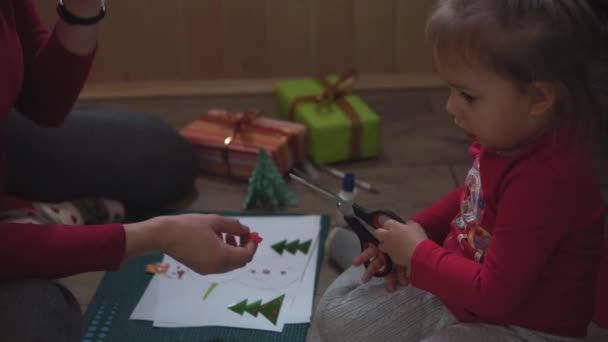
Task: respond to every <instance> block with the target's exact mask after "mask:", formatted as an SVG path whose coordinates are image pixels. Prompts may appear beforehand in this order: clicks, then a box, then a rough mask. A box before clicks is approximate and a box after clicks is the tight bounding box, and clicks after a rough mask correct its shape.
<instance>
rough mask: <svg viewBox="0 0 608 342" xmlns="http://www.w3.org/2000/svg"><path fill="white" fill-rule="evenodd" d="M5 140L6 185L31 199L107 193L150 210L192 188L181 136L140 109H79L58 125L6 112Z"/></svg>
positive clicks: (189, 153)
mask: <svg viewBox="0 0 608 342" xmlns="http://www.w3.org/2000/svg"><path fill="white" fill-rule="evenodd" d="M6 146H7V149H8V151H7V152H8V166H9V169H8V180H7V183H6V185H5V191H6V192H8V193H10V194H13V195H16V196H17V197H21V198H25V199H29V200H34V201H41V202H61V201H68V200H75V199H81V198H84V197H106V198H111V199H116V200H121V201H123V202H124V203H125V205H126V207H127V209H128V211H131V212H132V211H134V210H135V211H137V212H141V211H153V210H158V209H159V208H162V207H163V206H164V205H166V204H167V203H170V202H172V201H175V200H178V199H180V198H182V197H184V196H185V195H186V194H188V193H189V192H190V191H192V185H193V182H194V178H195V177H196V174H197V162H196V157H195V154H194V151H193V149H192V147H191V146H190V144H189V143H188V141H186V140H185V139H183V138H181V136H180V135H179V133H178V132H177V131H176V130H175V129H173V128H172V127H169V126H168V125H166V124H164V123H163V122H162V121H160V120H159V119H157V118H155V117H152V116H149V115H145V114H142V113H132V112H124V111H116V110H109V109H98V108H90V109H82V110H78V111H75V112H73V113H72V114H71V115H70V116H69V117H68V119H67V120H66V122H65V123H64V124H63V125H62V126H61V127H58V128H44V127H40V126H37V125H36V124H34V123H32V122H31V121H29V120H27V119H25V118H24V117H22V116H21V115H19V114H16V113H12V114H11V115H10V117H9V119H8V122H7V126H6Z"/></svg>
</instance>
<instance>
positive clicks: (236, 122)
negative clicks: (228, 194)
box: [222, 110, 260, 177]
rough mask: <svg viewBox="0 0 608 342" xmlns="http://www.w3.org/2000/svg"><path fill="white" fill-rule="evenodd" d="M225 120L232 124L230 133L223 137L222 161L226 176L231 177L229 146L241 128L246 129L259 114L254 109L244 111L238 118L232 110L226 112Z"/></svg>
mask: <svg viewBox="0 0 608 342" xmlns="http://www.w3.org/2000/svg"><path fill="white" fill-rule="evenodd" d="M226 114H227V120H228V121H229V122H230V124H231V125H232V133H231V134H230V135H229V136H228V137H226V139H224V149H223V150H222V158H223V159H224V163H225V164H226V167H227V169H228V176H230V177H232V168H231V167H230V159H229V151H230V149H229V146H230V144H232V142H233V141H234V138H235V137H236V136H237V134H239V133H240V132H241V131H242V130H244V129H246V128H247V127H248V126H250V125H251V123H252V122H253V121H254V120H255V119H256V118H257V117H258V116H259V115H260V113H259V112H256V111H252V110H250V111H245V112H244V113H243V115H242V116H241V117H240V118H239V117H238V114H237V113H234V112H226Z"/></svg>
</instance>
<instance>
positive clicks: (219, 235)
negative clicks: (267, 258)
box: [125, 214, 257, 274]
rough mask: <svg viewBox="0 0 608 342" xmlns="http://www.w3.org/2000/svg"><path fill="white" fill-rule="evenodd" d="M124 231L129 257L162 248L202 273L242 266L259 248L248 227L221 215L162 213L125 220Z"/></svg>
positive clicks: (217, 271)
mask: <svg viewBox="0 0 608 342" xmlns="http://www.w3.org/2000/svg"><path fill="white" fill-rule="evenodd" d="M125 231H126V232H127V253H126V255H127V257H130V256H136V255H140V254H143V253H146V252H150V251H152V250H160V251H162V252H164V253H166V254H168V255H170V256H171V257H173V258H174V259H175V260H177V261H179V262H181V263H182V264H184V265H186V266H187V267H189V268H190V269H192V270H193V271H195V272H197V273H200V274H212V273H224V272H228V271H231V270H234V269H237V268H241V267H243V266H245V265H246V264H247V263H248V262H250V261H251V259H253V256H254V254H255V252H256V249H257V243H255V241H252V240H251V241H250V240H249V239H248V238H247V236H248V235H249V233H250V230H249V228H247V227H245V226H243V225H241V223H240V222H239V221H238V220H236V219H233V218H228V217H223V216H218V215H203V214H185V215H176V216H162V217H157V218H153V219H150V220H148V221H143V222H139V223H134V224H126V225H125ZM235 237H239V243H237V241H236V240H237V239H236V238H235Z"/></svg>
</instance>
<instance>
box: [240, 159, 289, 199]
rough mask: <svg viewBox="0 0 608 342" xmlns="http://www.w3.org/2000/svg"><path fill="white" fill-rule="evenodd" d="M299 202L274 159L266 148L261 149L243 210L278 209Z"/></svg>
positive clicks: (250, 178)
mask: <svg viewBox="0 0 608 342" xmlns="http://www.w3.org/2000/svg"><path fill="white" fill-rule="evenodd" d="M297 203H298V200H297V199H296V197H295V195H294V194H293V193H292V192H291V191H290V190H289V188H288V187H287V183H285V180H284V179H283V176H282V175H281V173H280V172H279V170H277V167H276V166H275V165H274V163H273V162H272V159H270V157H269V156H268V153H266V150H265V149H264V148H260V153H259V154H258V160H257V163H256V166H255V169H254V170H253V173H252V174H251V177H249V185H248V187H247V197H246V198H245V201H244V202H243V209H248V208H250V207H251V206H255V207H257V208H260V209H266V208H272V209H273V210H276V209H277V208H280V207H284V206H290V205H296V204H297Z"/></svg>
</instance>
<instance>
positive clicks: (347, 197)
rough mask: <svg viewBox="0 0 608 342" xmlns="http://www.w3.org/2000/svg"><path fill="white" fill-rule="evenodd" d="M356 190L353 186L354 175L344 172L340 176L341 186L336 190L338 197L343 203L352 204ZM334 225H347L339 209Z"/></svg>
mask: <svg viewBox="0 0 608 342" xmlns="http://www.w3.org/2000/svg"><path fill="white" fill-rule="evenodd" d="M356 191H357V190H356V188H355V175H353V174H352V173H346V174H344V177H343V178H342V188H341V189H340V191H339V192H338V197H340V198H341V199H342V200H343V201H344V202H346V203H345V204H350V205H352V204H353V203H354V202H355V196H356V195H357V193H356ZM336 225H337V226H339V227H346V226H347V223H346V221H344V216H343V215H342V213H341V212H340V211H339V210H338V212H337V216H336Z"/></svg>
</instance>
